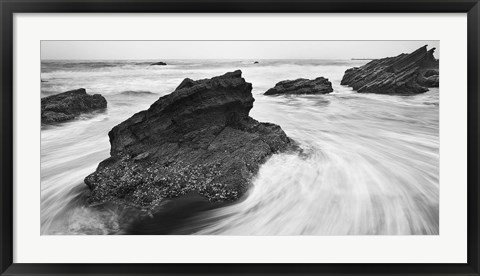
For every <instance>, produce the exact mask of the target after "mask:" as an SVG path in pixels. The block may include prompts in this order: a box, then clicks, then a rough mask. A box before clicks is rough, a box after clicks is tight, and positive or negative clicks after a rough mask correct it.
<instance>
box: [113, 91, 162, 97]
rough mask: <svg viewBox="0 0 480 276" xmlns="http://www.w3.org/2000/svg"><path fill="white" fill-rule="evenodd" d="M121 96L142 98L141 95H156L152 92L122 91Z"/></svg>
mask: <svg viewBox="0 0 480 276" xmlns="http://www.w3.org/2000/svg"><path fill="white" fill-rule="evenodd" d="M119 94H121V95H127V96H140V95H154V94H156V93H153V92H150V91H142V90H138V91H136V90H127V91H122V92H120V93H119Z"/></svg>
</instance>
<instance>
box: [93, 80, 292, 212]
mask: <svg viewBox="0 0 480 276" xmlns="http://www.w3.org/2000/svg"><path fill="white" fill-rule="evenodd" d="M241 74H242V73H241V71H235V72H231V73H227V74H225V75H223V76H218V77H214V78H212V79H204V80H198V81H193V80H191V79H188V78H187V79H185V80H183V81H182V83H181V84H180V85H179V86H178V87H177V89H176V90H175V91H174V92H173V93H171V94H169V95H166V96H163V97H161V98H160V99H158V100H157V101H156V102H155V103H153V104H152V105H151V106H150V108H149V109H148V110H144V111H141V112H139V113H137V114H135V115H133V116H132V117H131V118H129V119H127V120H126V121H124V122H122V123H121V124H119V125H117V126H115V127H114V128H113V129H112V130H111V131H110V132H109V134H108V135H109V137H110V144H111V150H110V155H111V157H109V158H108V159H106V160H104V161H102V162H101V163H100V164H99V165H98V168H97V170H96V171H95V172H94V173H92V174H90V175H89V176H87V177H86V178H85V183H86V184H87V185H88V186H89V188H90V189H91V195H90V198H89V202H90V203H91V204H98V203H103V202H107V201H113V202H118V203H122V204H127V205H133V206H136V207H141V208H148V209H149V208H152V207H154V206H155V205H157V204H158V203H159V202H160V201H161V200H162V198H173V197H177V196H179V195H182V194H186V193H188V192H197V193H199V194H201V195H203V196H205V197H206V198H208V199H209V200H210V201H214V202H215V201H229V200H236V199H238V198H239V197H240V196H241V195H242V194H244V193H245V191H246V190H247V188H248V187H249V186H250V183H251V179H252V177H253V176H254V175H255V173H256V172H257V170H258V168H259V166H260V164H262V163H263V162H264V161H266V159H267V157H269V156H270V155H272V154H273V153H276V152H279V151H282V150H285V149H287V147H288V146H289V145H291V144H292V142H291V140H290V139H289V138H288V137H287V135H286V134H285V133H284V132H283V130H282V129H281V128H280V127H279V126H277V125H274V124H270V123H259V122H258V121H256V120H254V119H252V118H251V117H249V115H248V114H249V112H250V109H251V108H252V107H253V102H254V99H253V97H252V92H251V91H252V84H251V83H248V82H246V81H245V80H244V79H243V78H242V76H241Z"/></svg>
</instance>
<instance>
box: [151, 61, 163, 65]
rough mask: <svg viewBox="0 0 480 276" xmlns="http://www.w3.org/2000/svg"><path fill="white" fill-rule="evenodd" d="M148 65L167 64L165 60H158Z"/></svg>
mask: <svg viewBox="0 0 480 276" xmlns="http://www.w3.org/2000/svg"><path fill="white" fill-rule="evenodd" d="M150 65H167V64H166V63H165V62H162V61H160V62H155V63H152V64H150Z"/></svg>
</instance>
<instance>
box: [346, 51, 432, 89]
mask: <svg viewBox="0 0 480 276" xmlns="http://www.w3.org/2000/svg"><path fill="white" fill-rule="evenodd" d="M434 51H435V48H432V49H430V50H427V45H425V46H423V47H421V48H419V49H417V50H416V51H414V52H412V53H410V54H401V55H398V56H396V57H389V58H382V59H376V60H373V61H371V62H369V63H367V64H365V65H363V66H361V67H354V68H350V69H348V70H347V71H345V74H344V76H343V79H342V82H341V84H342V85H348V86H350V87H352V88H353V89H354V90H356V91H357V92H359V93H378V94H405V95H408V94H417V93H423V92H426V91H428V87H438V86H439V70H438V69H439V61H438V60H437V59H435V57H434V56H433V53H434Z"/></svg>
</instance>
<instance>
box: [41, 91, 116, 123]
mask: <svg viewBox="0 0 480 276" xmlns="http://www.w3.org/2000/svg"><path fill="white" fill-rule="evenodd" d="M41 105H42V123H43V124H49V123H58V122H63V121H67V120H71V119H74V118H75V117H77V116H78V115H80V114H82V113H87V112H92V111H95V110H99V109H103V108H106V107H107V100H105V98H104V97H103V96H102V95H100V94H95V95H89V94H87V92H86V91H85V89H83V88H80V89H76V90H71V91H67V92H64V93H60V94H56V95H52V96H48V97H45V98H42V101H41Z"/></svg>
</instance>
